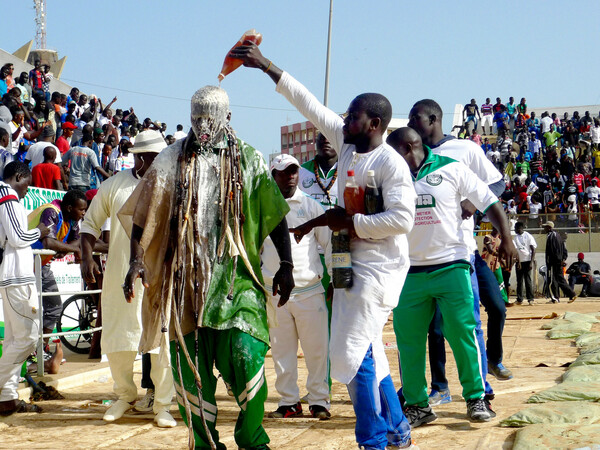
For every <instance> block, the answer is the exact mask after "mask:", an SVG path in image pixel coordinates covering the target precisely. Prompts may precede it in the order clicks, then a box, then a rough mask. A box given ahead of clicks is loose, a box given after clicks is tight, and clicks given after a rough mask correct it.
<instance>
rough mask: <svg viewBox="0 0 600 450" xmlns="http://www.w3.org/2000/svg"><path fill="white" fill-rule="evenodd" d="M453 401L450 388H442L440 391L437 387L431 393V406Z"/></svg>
mask: <svg viewBox="0 0 600 450" xmlns="http://www.w3.org/2000/svg"><path fill="white" fill-rule="evenodd" d="M451 401H452V396H451V395H450V390H448V389H442V390H441V391H438V390H436V389H432V390H431V393H430V394H429V406H437V405H444V404H446V403H450V402H451Z"/></svg>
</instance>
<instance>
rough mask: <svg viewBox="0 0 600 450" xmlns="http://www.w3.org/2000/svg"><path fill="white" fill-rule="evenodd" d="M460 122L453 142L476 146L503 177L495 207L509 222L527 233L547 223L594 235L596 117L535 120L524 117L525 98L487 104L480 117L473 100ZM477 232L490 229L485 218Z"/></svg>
mask: <svg viewBox="0 0 600 450" xmlns="http://www.w3.org/2000/svg"><path fill="white" fill-rule="evenodd" d="M463 122H464V124H463V126H462V127H460V131H459V138H463V139H471V140H472V141H474V142H475V143H477V144H478V145H480V146H481V148H482V150H483V151H484V152H485V154H486V156H487V158H488V159H489V160H490V161H491V162H492V163H493V164H494V165H495V166H496V167H497V168H498V170H499V171H500V172H501V173H502V174H504V180H505V182H506V191H505V192H504V193H503V194H502V196H501V201H502V202H503V204H504V206H505V209H506V212H507V214H509V217H511V218H513V220H514V221H517V220H520V221H522V222H524V223H525V224H527V226H528V227H529V229H530V230H532V231H533V232H536V231H537V232H541V229H542V227H541V224H542V223H543V222H545V221H548V220H550V221H553V222H554V223H556V226H557V228H559V229H561V228H562V229H564V231H567V232H586V231H588V230H589V229H590V228H592V229H594V230H596V231H597V230H598V222H600V187H599V184H600V179H599V178H598V177H599V174H600V116H598V117H593V116H592V115H591V114H590V112H589V111H585V113H584V115H583V116H580V114H579V112H578V111H575V112H574V113H573V115H571V116H570V115H569V114H568V113H566V112H565V113H564V114H563V115H562V118H559V117H558V115H557V114H556V113H550V112H548V111H545V112H544V113H542V115H541V118H538V117H536V114H535V112H531V114H528V111H527V103H526V100H525V98H522V99H521V101H520V102H519V103H516V102H515V101H514V98H513V97H510V99H509V102H508V103H507V104H506V105H504V104H502V101H501V99H500V98H497V99H496V103H495V104H491V103H490V99H489V98H487V99H486V102H485V103H484V104H483V105H482V106H481V113H480V109H479V107H478V105H477V104H476V102H475V100H474V99H473V100H471V102H470V103H468V104H467V105H465V108H464V110H463ZM479 123H481V134H479V132H478V125H479ZM492 124H493V125H492ZM494 131H495V133H494ZM479 227H480V229H481V230H488V229H491V227H490V225H489V222H487V219H486V218H485V216H481V217H480V223H479Z"/></svg>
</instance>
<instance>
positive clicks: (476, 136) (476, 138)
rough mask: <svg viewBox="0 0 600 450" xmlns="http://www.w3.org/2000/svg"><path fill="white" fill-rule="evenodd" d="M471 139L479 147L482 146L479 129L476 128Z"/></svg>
mask: <svg viewBox="0 0 600 450" xmlns="http://www.w3.org/2000/svg"><path fill="white" fill-rule="evenodd" d="M470 139H471V140H472V141H473V142H475V143H476V144H477V145H479V146H481V135H480V134H479V133H477V129H476V128H474V129H473V132H472V133H471V137H470Z"/></svg>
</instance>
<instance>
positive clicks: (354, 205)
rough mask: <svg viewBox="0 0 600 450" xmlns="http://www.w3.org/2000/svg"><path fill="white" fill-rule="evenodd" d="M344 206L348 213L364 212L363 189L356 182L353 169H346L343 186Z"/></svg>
mask: <svg viewBox="0 0 600 450" xmlns="http://www.w3.org/2000/svg"><path fill="white" fill-rule="evenodd" d="M344 208H346V211H347V212H348V214H350V215H352V214H364V213H365V190H364V189H363V188H362V187H361V186H359V185H358V184H356V180H355V179H354V170H349V171H348V178H347V179H346V187H345V188H344Z"/></svg>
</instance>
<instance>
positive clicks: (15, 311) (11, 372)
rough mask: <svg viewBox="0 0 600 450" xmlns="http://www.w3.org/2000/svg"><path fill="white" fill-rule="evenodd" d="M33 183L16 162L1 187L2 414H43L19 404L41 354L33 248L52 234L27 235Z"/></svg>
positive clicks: (38, 230) (32, 232)
mask: <svg viewBox="0 0 600 450" xmlns="http://www.w3.org/2000/svg"><path fill="white" fill-rule="evenodd" d="M30 183H31V172H30V171H29V167H28V166H27V165H25V164H23V163H21V162H11V163H9V164H8V165H7V166H6V168H5V169H4V182H0V242H2V247H3V248H4V255H3V260H2V262H1V263H0V294H1V295H2V306H3V309H4V348H3V354H2V358H0V415H3V416H7V415H10V414H12V413H15V412H41V408H40V407H39V406H37V405H32V404H30V403H25V402H24V401H23V400H19V395H18V394H17V388H18V386H19V376H20V374H21V366H22V365H23V362H24V361H25V359H26V358H27V357H28V356H29V355H30V354H31V352H33V351H34V350H35V344H36V342H37V340H38V334H39V328H40V321H39V319H38V311H37V309H38V300H37V291H36V289H35V275H34V274H33V253H32V251H31V244H33V243H35V242H36V241H37V240H38V239H40V238H42V237H45V236H46V235H48V231H49V230H48V228H47V227H46V226H45V225H44V224H40V225H38V228H34V229H32V230H29V231H27V228H28V226H27V212H26V211H25V208H24V207H23V205H21V204H20V203H19V201H20V200H21V199H22V198H24V197H25V195H26V194H27V188H28V187H29V184H30Z"/></svg>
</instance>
